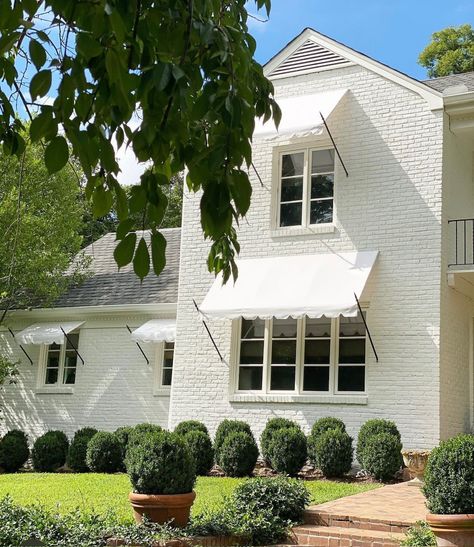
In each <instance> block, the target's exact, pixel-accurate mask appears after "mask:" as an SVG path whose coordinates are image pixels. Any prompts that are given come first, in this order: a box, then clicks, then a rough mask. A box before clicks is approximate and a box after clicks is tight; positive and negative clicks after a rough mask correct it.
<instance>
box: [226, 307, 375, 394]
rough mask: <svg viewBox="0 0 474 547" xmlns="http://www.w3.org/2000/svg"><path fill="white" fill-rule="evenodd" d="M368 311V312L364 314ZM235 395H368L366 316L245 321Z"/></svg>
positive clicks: (242, 326)
mask: <svg viewBox="0 0 474 547" xmlns="http://www.w3.org/2000/svg"><path fill="white" fill-rule="evenodd" d="M364 313H365V312H364ZM239 332H240V337H239V340H238V348H237V366H236V376H237V378H236V392H237V393H243V392H252V393H254V392H255V393H266V394H269V393H290V394H301V395H304V394H312V393H316V394H321V393H326V394H328V393H329V394H331V393H332V394H337V393H363V392H365V355H366V334H365V326H364V322H363V320H362V317H361V316H360V315H358V316H357V317H354V318H345V317H339V318H335V319H328V318H326V317H322V318H319V319H310V318H307V317H304V318H302V319H291V318H290V319H268V320H262V319H254V320H247V319H241V320H240V324H239Z"/></svg>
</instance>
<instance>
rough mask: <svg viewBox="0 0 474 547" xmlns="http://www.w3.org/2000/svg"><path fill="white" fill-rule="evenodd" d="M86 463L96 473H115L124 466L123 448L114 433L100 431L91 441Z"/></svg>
mask: <svg viewBox="0 0 474 547" xmlns="http://www.w3.org/2000/svg"><path fill="white" fill-rule="evenodd" d="M86 463H87V466H88V467H89V469H90V470H91V471H93V472H94V473H115V472H116V471H119V470H120V468H121V466H122V447H121V446H120V443H119V441H118V439H117V437H116V436H115V435H114V434H113V433H109V432H107V431H99V432H98V433H96V434H95V435H94V436H93V437H92V439H91V440H90V441H89V444H88V446H87V455H86Z"/></svg>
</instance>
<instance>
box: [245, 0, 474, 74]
mask: <svg viewBox="0 0 474 547" xmlns="http://www.w3.org/2000/svg"><path fill="white" fill-rule="evenodd" d="M254 5H255V4H254V3H253V2H251V1H249V2H248V6H247V7H248V9H249V11H250V12H255V10H254V9H253V6H254ZM259 17H263V14H261V15H259ZM463 23H471V24H473V23H474V0H451V1H448V2H447V1H446V0H444V1H441V0H325V1H324V2H323V1H321V0H272V12H271V14H270V20H269V21H268V22H267V23H259V22H257V21H254V20H251V21H250V29H251V32H252V34H253V36H254V37H255V38H256V40H257V44H258V46H257V59H258V61H259V62H261V63H264V62H266V61H267V60H268V59H269V58H270V57H272V56H273V55H274V54H275V53H277V52H278V51H279V50H280V49H281V48H282V47H284V46H285V45H286V44H287V43H288V42H289V41H290V40H291V39H292V38H294V37H295V36H296V35H297V34H299V33H300V32H301V31H302V30H303V29H304V28H305V27H312V28H314V29H315V30H317V31H320V32H322V33H323V34H326V35H328V36H329V37H331V38H334V39H335V40H339V41H340V42H343V43H344V44H345V45H347V46H349V47H352V48H354V49H356V50H358V51H361V52H362V53H365V54H367V55H370V56H371V57H373V58H375V59H377V60H378V61H381V62H383V63H386V64H388V65H390V66H392V67H393V68H396V69H398V70H401V71H402V72H405V73H407V74H409V75H410V76H413V77H415V78H419V79H424V78H426V71H425V69H424V68H423V67H420V66H419V65H418V64H417V58H418V54H419V53H420V51H422V49H423V48H424V47H425V45H426V44H427V43H428V42H429V41H430V36H431V34H432V33H433V32H435V31H437V30H440V29H442V28H445V27H447V26H452V25H460V24H463Z"/></svg>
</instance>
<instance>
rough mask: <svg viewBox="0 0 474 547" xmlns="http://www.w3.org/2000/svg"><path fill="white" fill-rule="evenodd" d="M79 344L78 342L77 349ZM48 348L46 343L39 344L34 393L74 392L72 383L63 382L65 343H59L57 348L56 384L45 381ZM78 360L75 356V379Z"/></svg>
mask: <svg viewBox="0 0 474 547" xmlns="http://www.w3.org/2000/svg"><path fill="white" fill-rule="evenodd" d="M80 340H81V336H80V334H79V343H80ZM79 349H80V345H79V344H78V347H77V350H78V351H79ZM48 350H49V345H47V344H41V345H40V350H39V357H38V370H37V373H36V374H37V375H36V388H35V393H38V394H40V393H41V394H44V393H58V394H59V393H66V394H67V393H74V386H75V381H74V384H65V383H63V378H64V368H65V362H66V343H64V344H61V345H60V350H59V352H60V353H59V366H58V382H57V384H47V383H46V366H47V360H48ZM78 360H79V358H78V357H76V379H77V371H78V365H79V363H78Z"/></svg>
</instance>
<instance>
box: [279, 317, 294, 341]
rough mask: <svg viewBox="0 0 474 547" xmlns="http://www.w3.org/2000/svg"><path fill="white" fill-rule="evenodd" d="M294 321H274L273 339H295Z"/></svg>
mask: <svg viewBox="0 0 474 547" xmlns="http://www.w3.org/2000/svg"><path fill="white" fill-rule="evenodd" d="M297 324H298V323H297V321H296V319H274V320H273V338H296V329H297Z"/></svg>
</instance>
